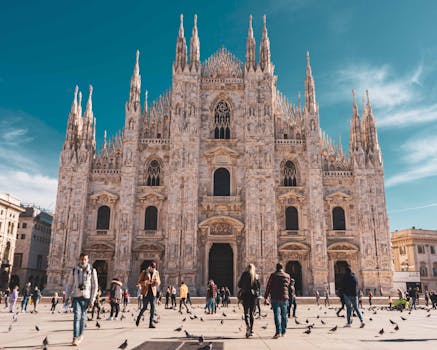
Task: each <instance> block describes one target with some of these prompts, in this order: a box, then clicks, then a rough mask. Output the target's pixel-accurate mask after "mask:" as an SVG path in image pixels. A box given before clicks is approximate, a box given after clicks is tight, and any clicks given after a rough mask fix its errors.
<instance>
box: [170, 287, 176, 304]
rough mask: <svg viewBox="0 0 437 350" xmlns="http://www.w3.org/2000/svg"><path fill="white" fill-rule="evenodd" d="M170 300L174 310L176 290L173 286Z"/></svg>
mask: <svg viewBox="0 0 437 350" xmlns="http://www.w3.org/2000/svg"><path fill="white" fill-rule="evenodd" d="M170 298H171V307H172V308H173V309H176V288H175V286H171V294H170Z"/></svg>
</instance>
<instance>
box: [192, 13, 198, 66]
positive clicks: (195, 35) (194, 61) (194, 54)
mask: <svg viewBox="0 0 437 350" xmlns="http://www.w3.org/2000/svg"><path fill="white" fill-rule="evenodd" d="M193 67H194V69H195V70H196V71H197V70H198V69H199V67H200V41H199V35H198V33H197V15H194V26H193V33H192V34H191V40H190V69H193Z"/></svg>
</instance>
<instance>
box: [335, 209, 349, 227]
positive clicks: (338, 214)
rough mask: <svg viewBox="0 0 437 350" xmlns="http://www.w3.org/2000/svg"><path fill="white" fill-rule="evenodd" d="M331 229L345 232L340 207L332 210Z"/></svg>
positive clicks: (342, 211)
mask: <svg viewBox="0 0 437 350" xmlns="http://www.w3.org/2000/svg"><path fill="white" fill-rule="evenodd" d="M332 228H333V229H334V230H346V219H345V216H344V209H343V208H342V207H335V208H334V209H332Z"/></svg>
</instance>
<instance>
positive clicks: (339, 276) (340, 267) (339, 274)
mask: <svg viewBox="0 0 437 350" xmlns="http://www.w3.org/2000/svg"><path fill="white" fill-rule="evenodd" d="M348 266H349V264H348V262H347V261H344V260H337V261H336V262H335V265H334V274H335V290H336V291H337V290H339V289H340V288H341V282H342V280H343V276H344V274H345V273H346V267H348Z"/></svg>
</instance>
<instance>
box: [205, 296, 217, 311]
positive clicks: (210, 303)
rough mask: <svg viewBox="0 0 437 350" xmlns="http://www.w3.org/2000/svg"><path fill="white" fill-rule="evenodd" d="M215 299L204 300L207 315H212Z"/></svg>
mask: <svg viewBox="0 0 437 350" xmlns="http://www.w3.org/2000/svg"><path fill="white" fill-rule="evenodd" d="M214 304H215V299H214V298H207V299H206V307H207V309H208V312H209V313H211V314H212V313H213V312H214V309H215V305H214Z"/></svg>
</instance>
